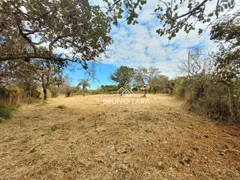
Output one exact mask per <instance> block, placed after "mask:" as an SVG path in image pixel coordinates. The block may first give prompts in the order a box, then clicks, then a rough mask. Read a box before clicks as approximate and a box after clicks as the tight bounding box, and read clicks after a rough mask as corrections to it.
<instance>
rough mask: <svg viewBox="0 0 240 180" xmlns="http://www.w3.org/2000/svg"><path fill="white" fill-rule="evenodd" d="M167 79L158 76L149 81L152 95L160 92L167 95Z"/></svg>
mask: <svg viewBox="0 0 240 180" xmlns="http://www.w3.org/2000/svg"><path fill="white" fill-rule="evenodd" d="M167 84H168V77H167V76H164V75H159V76H156V77H153V78H152V79H150V82H149V86H150V88H151V89H153V91H154V93H156V92H157V91H160V92H161V93H167Z"/></svg>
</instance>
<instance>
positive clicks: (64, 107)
mask: <svg viewBox="0 0 240 180" xmlns="http://www.w3.org/2000/svg"><path fill="white" fill-rule="evenodd" d="M57 108H58V109H66V108H67V107H66V106H65V105H58V106H57Z"/></svg>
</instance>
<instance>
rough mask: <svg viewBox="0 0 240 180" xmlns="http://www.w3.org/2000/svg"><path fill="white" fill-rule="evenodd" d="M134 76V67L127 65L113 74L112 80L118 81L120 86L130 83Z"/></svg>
mask: <svg viewBox="0 0 240 180" xmlns="http://www.w3.org/2000/svg"><path fill="white" fill-rule="evenodd" d="M133 77H134V69H133V68H129V67H127V66H121V67H120V68H118V69H117V70H116V71H115V72H114V73H113V74H112V75H111V76H110V78H111V80H113V81H115V82H117V83H118V88H121V87H127V86H129V85H130V82H131V81H132V79H133Z"/></svg>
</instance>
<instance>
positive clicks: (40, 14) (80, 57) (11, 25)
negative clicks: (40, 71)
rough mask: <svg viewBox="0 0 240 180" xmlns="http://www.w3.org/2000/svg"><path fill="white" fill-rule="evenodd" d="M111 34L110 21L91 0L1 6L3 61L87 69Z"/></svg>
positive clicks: (26, 0)
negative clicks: (74, 65) (73, 65)
mask: <svg viewBox="0 0 240 180" xmlns="http://www.w3.org/2000/svg"><path fill="white" fill-rule="evenodd" d="M109 32H110V18H109V17H107V16H106V15H105V14H104V13H103V12H102V11H101V9H100V7H99V6H93V5H90V4H89V2H88V0H68V1H66V0H58V1H50V0H4V1H1V2H0V33H1V34H0V47H1V48H0V61H6V60H11V61H12V60H17V59H24V60H26V61H28V62H29V61H30V60H32V59H36V58H39V59H44V60H49V61H52V62H54V63H56V64H58V65H61V66H65V65H67V64H68V62H69V61H73V62H80V63H81V64H82V65H83V67H84V68H85V69H86V68H87V64H86V61H88V60H93V59H94V58H95V57H98V56H99V54H100V53H102V52H104V51H105V50H106V46H107V45H109V44H110V43H111V38H110V37H109ZM42 47H44V48H42Z"/></svg>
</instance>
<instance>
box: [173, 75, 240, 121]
mask: <svg viewBox="0 0 240 180" xmlns="http://www.w3.org/2000/svg"><path fill="white" fill-rule="evenodd" d="M228 88H229V87H228V86H227V85H225V84H222V83H221V82H218V81H215V79H214V77H213V76H211V75H206V74H204V73H200V74H197V75H195V76H192V77H190V78H187V77H185V78H182V77H181V78H176V79H175V80H174V81H173V86H172V89H173V90H172V91H173V94H174V95H175V96H177V97H179V98H182V99H184V100H186V102H187V104H189V106H190V109H191V110H193V111H194V112H196V113H198V114H201V115H207V116H208V117H210V118H212V119H214V120H218V121H228V120H230V119H231V113H230V108H229V96H228ZM237 88H239V86H236V87H235V96H236V99H239V98H238V97H239V94H238V93H237V92H238V91H237V90H239V89H237ZM237 106H238V108H240V103H239V104H238V105H237ZM238 114H239V111H238Z"/></svg>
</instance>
